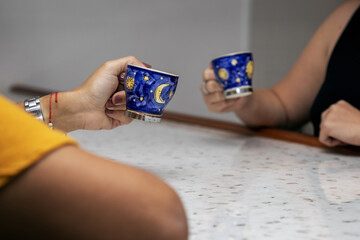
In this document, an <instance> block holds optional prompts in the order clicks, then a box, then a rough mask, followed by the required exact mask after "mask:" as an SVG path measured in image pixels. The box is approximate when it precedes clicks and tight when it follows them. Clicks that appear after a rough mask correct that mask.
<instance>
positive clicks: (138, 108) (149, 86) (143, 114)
mask: <svg viewBox="0 0 360 240" xmlns="http://www.w3.org/2000/svg"><path fill="white" fill-rule="evenodd" d="M178 79H179V76H178V75H175V74H171V73H166V72H162V71H158V70H155V69H151V68H146V67H140V66H135V65H128V66H127V69H126V75H125V93H126V113H125V115H126V116H128V117H131V118H134V119H139V120H143V121H146V122H160V120H161V116H162V114H163V111H164V108H165V107H166V105H167V104H168V103H169V102H170V100H171V99H172V98H173V96H174V93H175V90H176V86H177V83H178Z"/></svg>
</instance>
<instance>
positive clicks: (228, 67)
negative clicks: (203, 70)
mask: <svg viewBox="0 0 360 240" xmlns="http://www.w3.org/2000/svg"><path fill="white" fill-rule="evenodd" d="M211 64H212V67H213V69H214V72H215V75H216V78H217V80H218V81H219V83H220V85H221V86H222V87H223V89H224V96H225V98H227V99H231V98H237V97H244V96H248V95H250V94H252V83H251V82H252V77H253V72H254V61H253V57H252V54H251V52H238V53H231V54H226V55H223V56H221V57H218V58H215V59H214V60H212V62H211Z"/></svg>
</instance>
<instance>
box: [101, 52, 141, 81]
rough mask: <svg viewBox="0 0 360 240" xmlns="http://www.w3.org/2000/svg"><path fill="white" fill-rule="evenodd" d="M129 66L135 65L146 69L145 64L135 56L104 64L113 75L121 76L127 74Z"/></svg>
mask: <svg viewBox="0 0 360 240" xmlns="http://www.w3.org/2000/svg"><path fill="white" fill-rule="evenodd" d="M128 64H134V65H139V66H144V67H145V65H144V64H143V62H142V61H140V60H139V59H137V58H136V57H134V56H127V57H123V58H118V59H114V60H110V61H107V62H106V63H104V65H103V66H104V68H106V69H107V70H108V71H110V72H111V73H112V74H114V75H117V76H119V75H120V74H121V73H122V72H126V67H127V65H128Z"/></svg>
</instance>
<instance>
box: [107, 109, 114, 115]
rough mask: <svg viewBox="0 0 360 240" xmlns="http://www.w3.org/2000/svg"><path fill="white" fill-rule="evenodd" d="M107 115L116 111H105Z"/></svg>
mask: <svg viewBox="0 0 360 240" xmlns="http://www.w3.org/2000/svg"><path fill="white" fill-rule="evenodd" d="M105 113H106V114H113V113H114V111H113V110H110V109H105Z"/></svg>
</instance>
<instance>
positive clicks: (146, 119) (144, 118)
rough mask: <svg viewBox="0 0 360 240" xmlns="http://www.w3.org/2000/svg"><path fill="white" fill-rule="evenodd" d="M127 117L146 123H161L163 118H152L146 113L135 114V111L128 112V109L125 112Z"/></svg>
mask: <svg viewBox="0 0 360 240" xmlns="http://www.w3.org/2000/svg"><path fill="white" fill-rule="evenodd" d="M125 116H127V117H130V118H133V119H137V120H142V121H144V122H152V123H159V122H160V121H161V117H156V116H151V115H148V114H146V113H142V112H135V111H132V110H128V109H127V110H126V111H125Z"/></svg>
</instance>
